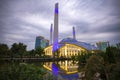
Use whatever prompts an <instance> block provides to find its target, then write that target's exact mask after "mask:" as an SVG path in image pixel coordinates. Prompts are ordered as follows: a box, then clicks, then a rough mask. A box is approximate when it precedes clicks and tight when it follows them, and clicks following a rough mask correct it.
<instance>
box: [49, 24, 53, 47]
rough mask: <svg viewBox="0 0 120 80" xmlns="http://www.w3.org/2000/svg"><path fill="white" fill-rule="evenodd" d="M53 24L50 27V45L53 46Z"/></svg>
mask: <svg viewBox="0 0 120 80" xmlns="http://www.w3.org/2000/svg"><path fill="white" fill-rule="evenodd" d="M52 34H53V24H51V27H50V45H51V44H52Z"/></svg>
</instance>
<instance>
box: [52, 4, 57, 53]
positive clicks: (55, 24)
mask: <svg viewBox="0 0 120 80" xmlns="http://www.w3.org/2000/svg"><path fill="white" fill-rule="evenodd" d="M57 50H58V3H56V4H55V14H54V33H53V53H54V52H55V51H57ZM53 55H54V54H53Z"/></svg>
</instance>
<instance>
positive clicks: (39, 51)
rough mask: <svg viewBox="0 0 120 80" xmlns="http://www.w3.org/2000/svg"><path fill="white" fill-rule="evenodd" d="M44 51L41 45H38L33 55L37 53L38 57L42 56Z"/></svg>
mask: <svg viewBox="0 0 120 80" xmlns="http://www.w3.org/2000/svg"><path fill="white" fill-rule="evenodd" d="M44 54H45V52H44V49H43V48H41V47H38V48H37V49H35V55H38V56H39V57H42V56H44Z"/></svg>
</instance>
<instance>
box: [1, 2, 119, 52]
mask: <svg viewBox="0 0 120 80" xmlns="http://www.w3.org/2000/svg"><path fill="white" fill-rule="evenodd" d="M57 2H58V3H59V41H60V40H62V39H63V38H67V37H72V27H73V26H74V27H75V30H76V38H77V40H78V41H82V42H87V43H91V44H93V43H96V42H99V41H110V42H111V43H114V42H120V0H0V43H5V44H8V45H9V46H10V45H12V44H13V43H15V42H16V43H18V42H22V43H24V44H26V45H27V49H28V50H31V49H34V47H35V39H36V36H39V35H40V36H44V37H45V38H46V39H49V36H50V26H51V23H54V8H55V3H57Z"/></svg>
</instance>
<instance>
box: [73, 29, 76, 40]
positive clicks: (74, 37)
mask: <svg viewBox="0 0 120 80" xmlns="http://www.w3.org/2000/svg"><path fill="white" fill-rule="evenodd" d="M73 39H76V35H75V27H73Z"/></svg>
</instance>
